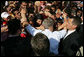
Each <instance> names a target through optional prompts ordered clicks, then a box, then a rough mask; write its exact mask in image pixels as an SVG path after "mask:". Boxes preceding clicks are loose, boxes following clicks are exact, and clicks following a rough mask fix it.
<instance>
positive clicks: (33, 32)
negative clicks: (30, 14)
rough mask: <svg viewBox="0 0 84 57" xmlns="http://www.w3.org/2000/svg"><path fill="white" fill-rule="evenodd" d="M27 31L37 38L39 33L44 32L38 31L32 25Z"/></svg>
mask: <svg viewBox="0 0 84 57" xmlns="http://www.w3.org/2000/svg"><path fill="white" fill-rule="evenodd" d="M26 30H27V31H28V32H29V33H30V34H31V35H32V36H35V35H36V34H37V33H38V32H42V30H37V29H35V28H34V27H32V26H31V25H30V24H29V25H28V26H27V27H26Z"/></svg>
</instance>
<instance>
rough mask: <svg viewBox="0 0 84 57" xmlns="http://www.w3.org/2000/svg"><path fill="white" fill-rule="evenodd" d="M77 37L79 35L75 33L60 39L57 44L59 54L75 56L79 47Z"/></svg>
mask: <svg viewBox="0 0 84 57" xmlns="http://www.w3.org/2000/svg"><path fill="white" fill-rule="evenodd" d="M79 37H80V36H79V33H78V32H77V31H75V32H73V33H71V34H70V35H68V36H67V37H66V38H65V39H63V38H62V39H61V40H60V43H59V49H58V50H59V54H60V55H63V56H75V55H76V52H77V50H78V48H79V47H80V44H79Z"/></svg>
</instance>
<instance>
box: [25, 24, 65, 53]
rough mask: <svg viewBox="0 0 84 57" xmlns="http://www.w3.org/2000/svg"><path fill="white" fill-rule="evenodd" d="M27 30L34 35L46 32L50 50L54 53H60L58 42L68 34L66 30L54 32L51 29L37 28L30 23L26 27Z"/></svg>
mask: <svg viewBox="0 0 84 57" xmlns="http://www.w3.org/2000/svg"><path fill="white" fill-rule="evenodd" d="M26 30H27V31H28V32H29V33H30V34H31V35H32V36H35V35H36V34H37V33H38V32H41V33H43V34H45V35H46V36H47V37H48V39H49V41H50V52H52V53H54V54H58V44H59V42H60V39H61V38H63V37H64V36H65V34H66V30H61V31H54V32H51V31H50V30H49V29H45V30H44V31H42V30H37V29H35V28H34V27H32V26H31V25H30V24H29V25H28V26H27V27H26Z"/></svg>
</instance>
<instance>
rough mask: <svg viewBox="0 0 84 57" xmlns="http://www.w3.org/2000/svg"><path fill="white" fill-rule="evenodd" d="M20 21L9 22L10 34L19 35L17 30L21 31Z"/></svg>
mask: <svg viewBox="0 0 84 57" xmlns="http://www.w3.org/2000/svg"><path fill="white" fill-rule="evenodd" d="M20 27H21V26H20V20H17V19H12V20H10V21H8V30H9V33H10V34H15V33H17V30H18V29H20Z"/></svg>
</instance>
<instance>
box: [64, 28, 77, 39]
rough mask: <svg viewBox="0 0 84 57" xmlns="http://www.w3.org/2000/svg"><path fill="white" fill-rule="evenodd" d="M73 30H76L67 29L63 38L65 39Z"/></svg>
mask: <svg viewBox="0 0 84 57" xmlns="http://www.w3.org/2000/svg"><path fill="white" fill-rule="evenodd" d="M74 31H76V30H68V32H67V34H66V36H65V37H64V39H65V38H66V37H67V36H68V35H70V34H71V33H73V32H74Z"/></svg>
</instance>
